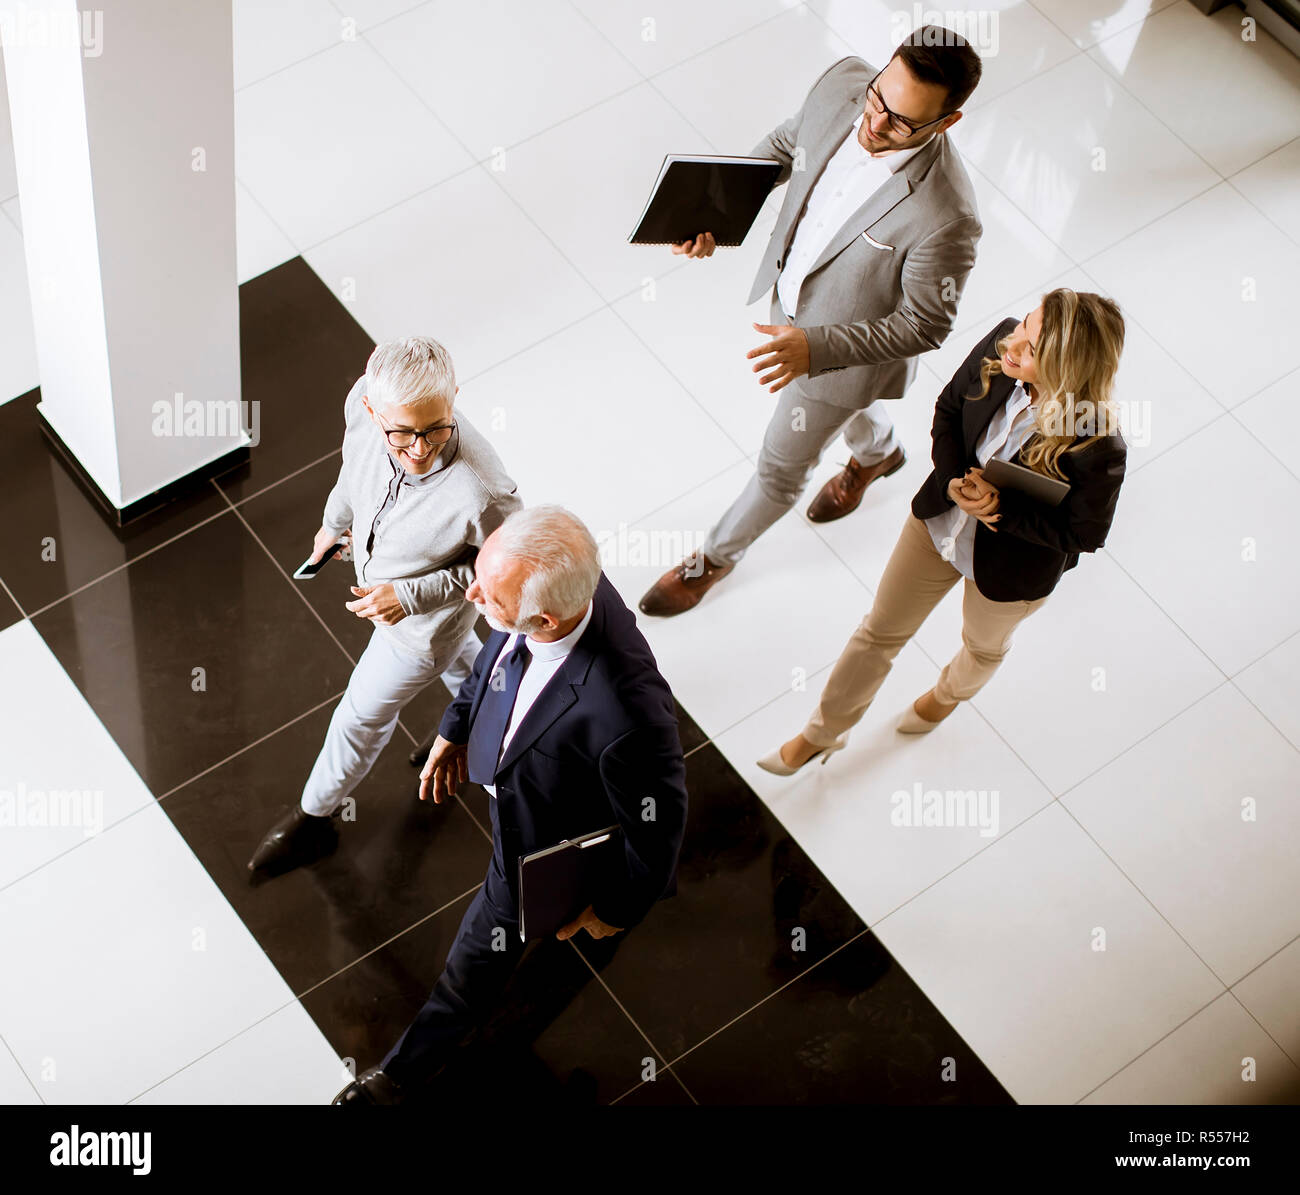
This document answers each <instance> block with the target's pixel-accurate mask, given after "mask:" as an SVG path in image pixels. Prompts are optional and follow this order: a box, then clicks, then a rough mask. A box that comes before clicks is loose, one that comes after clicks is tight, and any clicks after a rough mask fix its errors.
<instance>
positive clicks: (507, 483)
mask: <svg viewBox="0 0 1300 1195" xmlns="http://www.w3.org/2000/svg"><path fill="white" fill-rule="evenodd" d="M365 381H366V379H365V375H362V376H361V377H360V378H358V379H357V381H356V383H355V384H354V385H353V387H352V389H351V390H350V391H349V392H348V396H347V399H346V400H345V401H344V404H343V414H344V419H345V420H346V424H347V426H346V430H345V432H344V435H343V467H342V468H341V469H340V470H339V479H338V482H337V483H336V484H335V486H334V489H333V490H332V491H331V492H330V496H329V498H328V499H327V500H326V502H325V515H324V518H323V519H322V526H324V527H326V528H328V529H329V530H330V531H333V532H334V533H335V534H336V535H337V534H338V533H340V532H342V531H344V530H346V529H347V528H349V527H351V528H352V542H353V553H354V557H355V563H356V572H357V584H358V585H379V584H382V583H383V582H385V581H391V582H392V584H393V590H394V592H395V593H396V595H397V600H398V601H399V602H401V604H402V609H403V610H405V611H406V614H407V617H405V618H403V619H402V620H401V621H400V622H398V623H396V624H395V625H394V626H391V627H389V626H378V624H376V625H377V626H378V629H379V631H380V633H381V634H387V635H390V636H391V637H392V642H393V644H394V645H395V646H397V647H399V648H401V649H402V650H404V651H407V652H410V653H415V654H419V655H429V654H432V655H433V656H435V657H439V658H445V659H447V661H448V663H450V657H451V655H452V653H454V652H455V650H456V648H457V647H458V646H459V644H460V642H461V640H462V639H464V637H465V634H466V632H467V631H469V629H470V628H471V627H472V626H473V625H474V621H475V619H476V618H477V617H478V613H477V611H476V610H475V608H474V604H473V603H472V602H467V601H466V600H465V589H466V587H467V586H468V585H469V583H470V582H471V581H472V580H473V579H474V566H473V557H474V554H475V552H476V550H477V549H478V548H481V547H482V546H483V542H484V541H485V540H486V539H487V537H488V536H489V535H491V534H492V532H493V531H495V530H496V529H497V528H498V527H499V526H500V525H501V524H502V523H503V522H504V521H505V518H506V516H507V515H509V514H511V513H512V512H513V511H516V510H518V509H520V508H521V507H522V506H523V503H522V502H521V501H520V499H519V495H518V492H517V487H516V485H515V483H514V482H513V481H512V480H511V479H510V477H509V475H508V474H507V473H506V471H505V469H504V468H503V466H502V464H501V460H500V458H499V457H498V456H497V454H496V452H495V451H494V450H493V448H492V446H491V445H490V444H489V443H488V442H487V440H485V439H484V438H483V437H482V436H481V435H480V434H479V433H478V431H477V430H476V429H475V428H474V427H473V425H472V424H471V423H470V422H469V420H468V419H466V418H465V416H464V415H463V414H461V413H460V412H457V413H456V416H455V419H456V429H457V430H456V434H455V435H454V436H453V437H452V439H451V440H450V442H449V443H448V445H447V447H446V448H444V449H443V452H442V455H441V457H440V458H439V463H438V465H437V466H436V467H435V468H434V470H433V471H431V472H430V473H427V474H425V475H424V476H423V477H416V478H413V477H411V476H410V475H408V474H407V473H406V472H405V470H403V469H402V466H401V465H399V464H398V463H397V460H396V459H395V458H394V456H393V454H392V453H391V452H390V451H389V448H388V445H387V443H386V441H385V439H384V434H383V432H382V431H381V430H380V429H379V428H378V427H376V426H375V424H374V422H373V421H372V420H371V418H370V416H369V415H368V414H367V413H366V409H365V407H364V406H362V405H361V396H362V395H363V394H364V393H365ZM399 474H400V475H401V481H400V483H399V485H398V489H397V500H396V502H395V503H394V504H393V505H392V507H391V508H390V509H389V510H388V511H387V512H386V514H385V515H384V518H383V521H382V523H381V524H380V525H379V526H376V525H375V519H376V518H377V517H378V515H379V513H380V511H381V510H382V509H383V507H384V503H385V501H386V500H387V498H388V494H389V488H390V486H391V485H392V484H393V480H394V478H395V477H396V476H397V475H399Z"/></svg>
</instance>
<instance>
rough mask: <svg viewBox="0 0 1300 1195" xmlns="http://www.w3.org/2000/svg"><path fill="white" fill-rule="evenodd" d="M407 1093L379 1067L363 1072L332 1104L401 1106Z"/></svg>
mask: <svg viewBox="0 0 1300 1195" xmlns="http://www.w3.org/2000/svg"><path fill="white" fill-rule="evenodd" d="M404 1098H405V1092H403V1090H402V1088H401V1087H400V1086H398V1084H397V1083H396V1081H395V1080H393V1079H390V1078H389V1077H388V1076H387V1075H386V1074H384V1072H383V1071H381V1070H380V1069H379V1067H377V1066H372V1067H371V1068H370V1069H369V1070H368V1071H362V1072H361V1074H359V1075H358V1076H357V1077H356V1078H355V1079H353V1080H352V1082H351V1083H349V1084H348V1085H347V1086H346V1087H345V1088H344V1089H343V1090H342V1091H340V1092H339V1093H338V1095H336V1096H335V1097H334V1098H333V1099H332V1100H331V1101H330V1103H331V1104H400V1103H402V1101H403V1099H404Z"/></svg>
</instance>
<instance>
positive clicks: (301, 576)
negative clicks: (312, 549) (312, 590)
mask: <svg viewBox="0 0 1300 1195" xmlns="http://www.w3.org/2000/svg"><path fill="white" fill-rule="evenodd" d="M347 546H348V544H347V540H343V539H340V540H338V541H336V542H335V543H333V544H331V545H330V546H329V547H328V548H326V549H325V555H324V556H322V557H321V558H320V559H319V560H317V561H314V562H313V561H312V558H311V557H310V556H308V557H307V559H306V560H304V561H303V562H302V564H300V565H299V566H298V568H297V570H296V571H295V572H294V574H293V579H294V580H295V581H310V580H311V579H312V578H313V577H314V576H315V575H316V574H317V573H318V572H320V571H321V569H323V568H324V567H325V566H326V565H327V564H328V563H329V562H330V561H331V560H333V559H334V553H335V552H336V551H337V550H338V549H340V548H346V547H347Z"/></svg>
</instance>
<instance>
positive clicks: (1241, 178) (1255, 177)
mask: <svg viewBox="0 0 1300 1195" xmlns="http://www.w3.org/2000/svg"><path fill="white" fill-rule="evenodd" d="M1297 178H1300V137H1297V138H1296V139H1295V140H1294V141H1288V142H1287V144H1286V145H1284V146H1282V148H1281V149H1279V150H1275V151H1274V152H1273V153H1271V154H1269V155H1268V157H1266V158H1261V159H1260V160H1259V161H1258V162H1256V163H1255V164H1254V165H1253V166H1247V167H1246V169H1245V170H1243V171H1241V172H1240V173H1238V174H1234V175H1233V176H1232V178H1231V179H1230V180H1229V181H1230V182H1231V183H1232V185H1233V186H1234V187H1236V188H1237V190H1238V191H1240V192H1241V193H1242V194H1243V195H1244V196H1245V197H1246V198H1247V199H1249V200H1250V202H1251V203H1253V204H1254V205H1255V206H1256V207H1257V208H1259V210H1260V211H1261V212H1263V213H1264V215H1266V216H1267V217H1268V218H1269V219H1270V220H1272V221H1273V223H1274V224H1276V225H1277V226H1278V227H1279V228H1280V229H1281V230H1282V231H1283V232H1285V233H1286V234H1287V235H1288V236H1290V237H1291V239H1292V240H1297V239H1300V187H1298V186H1297V185H1296V179H1297Z"/></svg>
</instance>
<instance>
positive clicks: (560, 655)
mask: <svg viewBox="0 0 1300 1195" xmlns="http://www.w3.org/2000/svg"><path fill="white" fill-rule="evenodd" d="M594 609H595V603H594V602H588V603H587V612H586V613H585V614H584V615H583V616H582V621H581V622H579V623H578V625H577V626H576V627H574V628H573V630H571V631H570V632H569V633H568V634H567V635H565V636H564V638H563V639H556V640H555V641H554V642H552V643H538V642H537V641H536V640H535V639H529V640H528V641H527V642H528V654H529V655H531V656H532V659H531V660H529V661H528V667H527V668H525V669H524V675H523V679H522V680H521V681H520V682H519V692H518V694H517V695H516V696H515V707H514V709H513V710H511V711H510V723H509V725H507V726H506V733H505V735H504V736H503V737H502V739H501V751H500V754H498V755H497V763H498V764H499V763H500V762H501V760H502V759H503V758H504V757H505V753H506V748H507V747H509V746H510V740H511V739H512V738H514V735H515V731H516V730H517V729H518V728H519V723H520V722H522V721H523V720H524V716H525V715H526V714H527V713H528V711H529V709H531V708H532V704H533V702H534V701H536V700H537V698H538V697H539V696H540V695H541V692H542V690H543V689H544V688H546V686H547V684H548V682H549V681H550V680H551V678H552V677H553V676H554V675H555V674H556V673H557V672H559V670H560V665H561V664H563V663H564V661H565V659H567V658H568V655H569V652H571V651H572V650H573V647H574V644H576V643H577V642H578V640H579V639H581V638H582V632H583V631H585V630H586V629H587V624H588V623H589V622H591V612H592V611H593V610H594ZM521 638H522V636H521V635H520V634H519V633H518V632H516V633H515V634H513V635H511V636H510V638H509V639H507V640H506V641H505V642H504V643H503V644H502V645H501V650H500V651H499V652H497V654H496V658H495V659H494V660H493V661H492V667H491V668H489V669H488V670H487V672H486V673H484V675H485V676H486V677H488V680H489V683H490V680H491V676H492V673H493V672H495V671H496V667H497V664H498V663H500V661H501V660H503V659H504V658H505V657H506V656H507V655H509V654H510V653H511V652H512V651H514V649H515V645H516V644H517V643H518V642H519V640H520V639H521ZM482 787H483V789H484V791H485V792H487V793H488V794H489V795H490V796H493V797H495V796H496V795H497V790H496V786H495V785H492V784H485V785H483V786H482Z"/></svg>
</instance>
